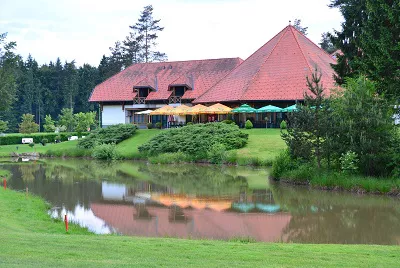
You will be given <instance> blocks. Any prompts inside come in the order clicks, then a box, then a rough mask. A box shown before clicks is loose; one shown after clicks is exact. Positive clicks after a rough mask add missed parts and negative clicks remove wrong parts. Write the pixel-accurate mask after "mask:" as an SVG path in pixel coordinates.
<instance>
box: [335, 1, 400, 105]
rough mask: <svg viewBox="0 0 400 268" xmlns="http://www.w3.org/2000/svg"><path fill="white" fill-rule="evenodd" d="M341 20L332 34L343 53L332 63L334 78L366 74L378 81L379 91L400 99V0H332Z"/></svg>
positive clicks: (342, 81) (341, 78)
mask: <svg viewBox="0 0 400 268" xmlns="http://www.w3.org/2000/svg"><path fill="white" fill-rule="evenodd" d="M330 7H332V8H339V9H340V11H341V13H342V15H343V17H344V22H343V23H342V30H340V31H335V33H334V34H333V35H332V41H333V43H334V45H335V46H336V47H337V48H338V49H340V50H341V51H342V52H343V55H342V56H339V57H338V62H337V64H336V65H334V66H333V68H334V70H335V71H336V73H337V76H336V77H335V78H336V81H337V82H338V83H339V84H343V83H345V79H346V77H355V76H358V75H359V74H365V75H367V77H368V78H369V79H372V80H374V81H376V82H378V83H377V89H378V93H386V97H389V98H397V99H398V98H400V91H399V90H398V88H400V46H399V43H400V1H393V0H332V1H331V4H330Z"/></svg>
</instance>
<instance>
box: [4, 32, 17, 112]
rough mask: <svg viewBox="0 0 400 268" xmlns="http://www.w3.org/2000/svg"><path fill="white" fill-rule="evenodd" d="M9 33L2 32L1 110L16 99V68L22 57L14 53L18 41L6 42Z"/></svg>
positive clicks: (7, 107) (5, 108) (9, 105)
mask: <svg viewBox="0 0 400 268" xmlns="http://www.w3.org/2000/svg"><path fill="white" fill-rule="evenodd" d="M6 38H7V33H3V34H0V100H1V101H0V111H5V110H7V109H9V108H10V107H11V105H12V103H13V102H14V101H15V92H16V87H17V86H16V69H17V66H18V61H19V60H20V57H19V56H18V55H16V54H15V53H14V50H15V48H16V46H17V43H16V42H8V43H7V42H6Z"/></svg>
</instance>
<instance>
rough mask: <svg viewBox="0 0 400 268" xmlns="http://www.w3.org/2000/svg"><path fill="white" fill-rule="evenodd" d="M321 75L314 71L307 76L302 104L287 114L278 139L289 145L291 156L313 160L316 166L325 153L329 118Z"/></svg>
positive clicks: (327, 103) (319, 166) (319, 165)
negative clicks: (283, 128)
mask: <svg viewBox="0 0 400 268" xmlns="http://www.w3.org/2000/svg"><path fill="white" fill-rule="evenodd" d="M321 77H322V74H321V73H319V72H318V70H315V71H314V73H312V75H311V78H309V77H307V78H306V79H307V88H308V91H306V92H305V94H304V105H300V106H299V109H298V111H297V112H295V113H293V114H291V115H289V116H288V120H289V126H288V128H287V133H285V132H282V138H283V140H284V141H285V142H286V144H287V145H288V147H289V150H290V152H291V154H292V156H294V157H296V158H302V159H305V160H310V159H311V158H312V156H314V157H315V159H316V160H317V164H318V168H321V161H322V159H323V157H324V155H326V152H324V148H326V146H325V143H326V141H327V138H326V137H327V134H328V133H329V132H330V131H331V129H330V125H329V124H330V121H329V120H327V119H328V118H329V114H330V109H329V102H328V101H327V99H326V96H325V89H324V87H323V85H322V82H321Z"/></svg>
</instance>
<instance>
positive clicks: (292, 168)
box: [271, 151, 400, 195]
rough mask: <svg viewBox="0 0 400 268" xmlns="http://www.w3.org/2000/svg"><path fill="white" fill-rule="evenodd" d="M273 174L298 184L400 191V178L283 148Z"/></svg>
mask: <svg viewBox="0 0 400 268" xmlns="http://www.w3.org/2000/svg"><path fill="white" fill-rule="evenodd" d="M271 176H272V177H273V178H274V179H276V180H284V181H287V182H292V183H296V184H310V185H311V186H314V187H317V188H322V189H336V190H347V191H353V192H361V193H362V192H368V193H381V194H392V195H398V194H400V179H399V178H395V177H393V178H379V177H365V176H362V175H359V174H356V173H350V172H342V171H340V170H332V169H329V168H327V167H326V166H323V167H322V168H320V169H319V168H318V167H317V165H316V163H313V162H304V161H301V160H293V159H292V158H291V157H290V154H289V153H288V152H287V151H285V152H282V153H281V154H280V155H279V156H278V157H277V158H276V160H275V161H274V163H273V165H272V173H271Z"/></svg>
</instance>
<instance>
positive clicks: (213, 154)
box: [207, 143, 226, 164]
mask: <svg viewBox="0 0 400 268" xmlns="http://www.w3.org/2000/svg"><path fill="white" fill-rule="evenodd" d="M207 156H208V160H210V162H211V163H213V164H222V163H223V162H224V161H225V159H226V148H225V146H224V145H223V144H218V143H216V144H213V145H212V146H211V147H210V149H209V150H208V152H207Z"/></svg>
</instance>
